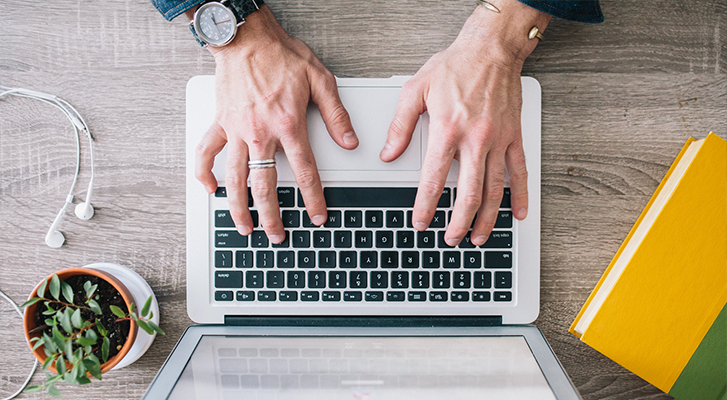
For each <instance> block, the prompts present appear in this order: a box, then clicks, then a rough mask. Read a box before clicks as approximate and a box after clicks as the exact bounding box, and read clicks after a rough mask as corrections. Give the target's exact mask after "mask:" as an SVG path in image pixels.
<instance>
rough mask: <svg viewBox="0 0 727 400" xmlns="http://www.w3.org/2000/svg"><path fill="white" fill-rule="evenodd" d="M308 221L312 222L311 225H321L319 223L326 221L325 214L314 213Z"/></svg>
mask: <svg viewBox="0 0 727 400" xmlns="http://www.w3.org/2000/svg"><path fill="white" fill-rule="evenodd" d="M310 222H312V223H313V225H316V226H321V225H323V224H325V223H326V216H325V215H320V214H319V215H314V216H313V217H312V218H311V219H310Z"/></svg>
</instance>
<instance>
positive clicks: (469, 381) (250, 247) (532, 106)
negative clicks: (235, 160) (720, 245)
mask: <svg viewBox="0 0 727 400" xmlns="http://www.w3.org/2000/svg"><path fill="white" fill-rule="evenodd" d="M408 78H409V77H403V76H394V77H391V78H388V79H359V78H343V79H341V78H339V79H338V87H339V94H340V96H341V100H342V102H343V104H344V106H345V107H346V109H347V110H348V112H349V114H350V116H351V122H352V124H353V126H354V129H355V130H356V133H357V135H358V137H359V141H360V144H359V147H358V148H357V149H355V150H352V151H348V150H344V149H341V148H339V147H338V146H337V145H336V144H335V143H334V142H333V140H332V139H331V138H330V137H329V135H328V133H327V131H326V128H325V125H324V123H323V121H322V119H321V117H320V114H319V113H318V111H317V109H316V108H315V106H311V107H309V109H308V112H307V118H308V134H309V138H310V142H311V147H312V148H313V152H314V154H315V156H316V162H317V164H318V168H319V173H320V177H321V181H322V183H323V187H324V196H325V197H326V203H327V206H328V210H329V211H328V214H329V215H328V220H327V222H326V224H325V225H323V226H321V227H316V226H312V224H311V223H310V220H309V219H308V218H307V217H308V216H307V213H306V212H305V208H304V207H303V204H302V197H301V196H300V193H299V191H298V189H297V188H296V185H295V179H294V176H293V174H292V172H291V170H290V165H289V163H288V162H287V160H286V158H285V155H284V154H283V153H280V152H279V153H278V154H277V155H276V161H277V172H278V200H279V205H280V209H281V216H282V219H283V223H284V226H285V227H286V235H287V238H286V240H285V242H283V244H282V245H272V244H271V243H270V242H269V241H268V240H267V237H266V236H265V234H264V232H263V230H262V228H261V227H259V226H256V227H255V229H254V231H253V233H252V234H251V235H250V236H248V237H245V236H241V235H239V234H238V233H237V231H236V230H235V228H234V223H233V222H232V220H231V218H230V216H229V210H228V207H227V199H226V192H225V187H224V176H225V171H224V166H225V152H224V151H223V152H222V153H220V154H219V155H218V156H217V158H216V160H215V166H214V169H213V172H214V173H215V176H216V177H217V179H218V182H219V186H220V187H219V188H218V190H217V191H216V192H215V193H214V194H211V195H210V194H207V193H206V191H205V190H204V188H203V186H202V185H201V184H200V183H199V182H197V181H196V179H195V178H194V176H193V175H194V174H193V171H194V162H195V154H194V151H195V147H196V146H197V144H198V143H199V141H200V139H201V137H202V135H203V134H204V133H205V132H206V130H207V128H208V127H209V126H210V124H211V123H212V118H213V116H214V114H215V95H214V76H198V77H194V78H192V79H191V80H190V81H189V83H188V85H187V311H188V314H189V316H190V318H191V319H192V320H193V321H195V322H196V323H199V324H204V325H195V326H192V327H189V328H188V329H187V331H185V333H184V334H183V336H182V337H181V338H180V341H179V342H178V344H177V346H176V347H175V349H174V350H173V351H172V353H171V355H170V356H169V358H168V359H167V361H166V362H165V364H164V366H163V367H162V369H161V370H160V372H159V374H158V375H157V377H156V378H155V379H154V381H153V382H152V384H151V386H150V387H149V389H148V390H147V393H146V394H145V398H150V399H152V398H153V399H158V398H169V399H202V398H205V399H207V398H210V399H233V398H234V399H237V398H275V399H282V398H296V399H298V398H316V399H320V398H354V399H365V398H366V399H367V398H371V399H374V398H394V397H402V396H403V397H405V398H414V397H416V398H442V397H443V396H446V397H452V398H481V397H482V395H483V394H484V395H492V396H494V397H495V398H501V399H508V398H512V399H520V398H523V399H524V398H527V399H537V398H542V399H556V398H557V399H577V398H580V397H579V395H578V394H577V391H576V390H575V389H574V387H573V385H572V383H571V382H570V380H569V379H568V377H567V375H566V374H565V372H564V370H563V369H562V367H561V366H560V364H559V362H558V361H557V359H556V357H555V355H554V354H553V352H552V350H551V349H550V347H549V346H548V344H547V342H546V341H545V339H544V338H543V336H542V334H541V333H540V331H539V330H538V329H537V328H536V327H534V326H529V325H526V324H529V323H530V322H532V321H534V320H535V318H536V317H537V315H538V311H539V291H540V287H539V279H540V275H539V268H540V85H539V84H538V82H537V81H536V80H535V79H534V78H529V77H523V78H522V87H523V108H522V132H523V141H524V148H525V155H526V160H527V165H528V173H529V175H528V189H529V194H530V198H529V214H528V217H527V218H526V219H525V220H523V221H517V220H515V219H514V218H513V216H512V210H511V209H510V193H509V188H508V181H507V177H506V184H505V186H506V187H505V189H504V192H503V200H502V203H501V205H500V210H499V213H498V217H497V222H496V225H495V229H494V230H493V233H492V234H491V235H490V238H489V239H488V241H487V242H486V243H485V244H484V245H482V246H479V247H476V246H474V245H472V244H471V243H470V242H469V238H468V237H467V238H465V240H463V242H462V243H461V244H460V245H459V246H457V247H454V248H452V247H449V246H447V245H446V243H444V240H443V236H444V230H445V229H446V224H447V221H448V220H449V217H450V213H451V210H452V206H453V204H454V201H455V199H456V180H457V173H458V166H457V162H456V161H455V162H454V163H453V165H452V168H451V170H450V172H449V175H448V179H447V183H446V185H445V189H444V191H443V193H442V197H441V198H440V201H439V204H438V208H437V212H436V214H435V217H434V220H433V221H432V224H431V226H430V229H428V230H427V231H425V232H417V231H415V230H414V229H413V228H412V227H411V221H410V218H411V208H412V206H413V203H414V198H415V196H416V188H417V186H418V182H419V178H420V171H421V168H422V163H423V159H424V155H425V153H426V148H427V138H428V125H429V124H428V116H427V114H424V115H423V116H422V117H421V118H420V121H419V122H418V124H417V127H416V129H415V132H414V135H413V138H412V141H411V143H410V145H409V147H408V149H407V150H406V152H405V153H404V154H403V155H402V156H401V157H399V159H397V160H396V161H394V162H392V163H383V162H382V161H380V160H379V158H378V154H379V151H380V149H381V148H382V147H383V145H384V143H385V140H386V136H387V132H388V127H389V124H390V122H391V120H392V118H393V116H394V112H395V110H396V106H397V103H398V100H399V93H400V90H401V86H402V85H403V84H404V83H405V82H406V80H407V79H408ZM249 205H250V208H251V210H252V213H253V220H254V221H255V220H256V218H255V213H256V211H255V204H254V199H252V200H251V202H250V204H249Z"/></svg>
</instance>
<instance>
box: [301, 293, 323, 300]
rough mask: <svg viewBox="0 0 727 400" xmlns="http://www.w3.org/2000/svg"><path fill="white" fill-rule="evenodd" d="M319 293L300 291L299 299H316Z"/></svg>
mask: <svg viewBox="0 0 727 400" xmlns="http://www.w3.org/2000/svg"><path fill="white" fill-rule="evenodd" d="M319 297H320V294H319V293H318V292H313V291H304V292H300V301H318V299H319Z"/></svg>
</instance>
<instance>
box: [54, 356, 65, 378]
mask: <svg viewBox="0 0 727 400" xmlns="http://www.w3.org/2000/svg"><path fill="white" fill-rule="evenodd" d="M56 371H58V373H59V374H65V373H66V360H65V359H64V358H63V356H60V357H58V359H57V360H56Z"/></svg>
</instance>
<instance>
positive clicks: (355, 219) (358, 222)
mask: <svg viewBox="0 0 727 400" xmlns="http://www.w3.org/2000/svg"><path fill="white" fill-rule="evenodd" d="M328 207H332V206H331V205H330V204H328ZM343 225H344V226H345V227H346V228H361V227H362V226H363V214H362V213H361V211H346V212H344V213H343Z"/></svg>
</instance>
